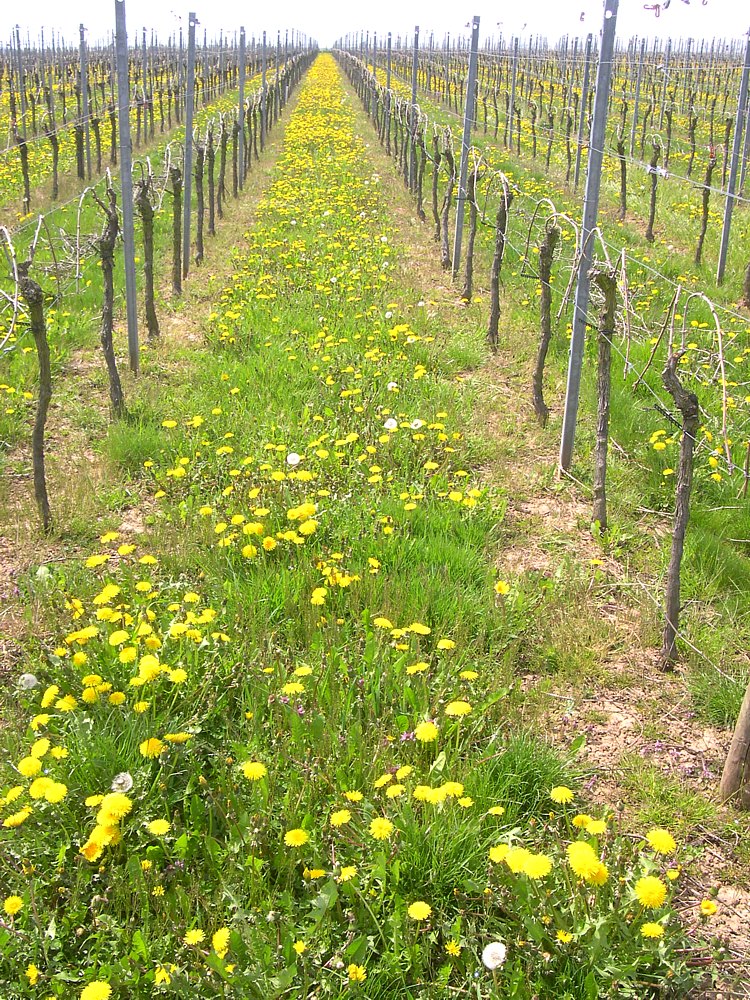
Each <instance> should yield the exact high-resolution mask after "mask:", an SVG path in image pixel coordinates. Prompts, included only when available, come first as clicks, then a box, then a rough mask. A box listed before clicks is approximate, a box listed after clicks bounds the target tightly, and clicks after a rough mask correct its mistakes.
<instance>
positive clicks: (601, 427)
mask: <svg viewBox="0 0 750 1000" xmlns="http://www.w3.org/2000/svg"><path fill="white" fill-rule="evenodd" d="M591 277H592V278H593V281H594V283H595V284H596V285H597V286H598V288H599V289H600V291H601V293H602V295H603V296H604V300H603V302H602V310H601V314H600V317H599V336H598V363H597V375H596V395H597V406H596V445H595V446H594V509H593V514H592V518H593V521H594V522H595V523H598V524H599V527H600V529H601V530H602V531H606V529H607V451H608V448H609V395H610V385H611V378H610V372H611V367H612V341H613V339H614V336H615V308H616V306H617V272H616V271H615V269H614V268H613V267H610V266H609V265H597V266H595V267H594V268H593V271H592V275H591ZM678 572H679V570H678Z"/></svg>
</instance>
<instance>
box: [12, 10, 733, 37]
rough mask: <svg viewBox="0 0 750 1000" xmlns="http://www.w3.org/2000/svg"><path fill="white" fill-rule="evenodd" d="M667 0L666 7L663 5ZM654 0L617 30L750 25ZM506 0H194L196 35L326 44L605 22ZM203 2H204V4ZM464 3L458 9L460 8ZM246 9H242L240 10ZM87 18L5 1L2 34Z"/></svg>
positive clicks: (94, 22) (161, 26)
mask: <svg viewBox="0 0 750 1000" xmlns="http://www.w3.org/2000/svg"><path fill="white" fill-rule="evenodd" d="M665 2H666V3H667V5H668V9H667V10H664V9H663V8H664V5H665ZM126 4H127V18H128V29H129V32H130V34H131V36H132V34H133V33H134V31H135V30H136V29H140V28H141V27H142V26H146V27H148V28H149V29H155V30H156V31H157V32H158V33H159V37H160V39H162V38H166V37H167V36H169V35H170V34H172V33H173V32H175V30H179V28H180V26H182V27H183V28H186V24H187V11H188V9H189V8H188V7H185V8H184V9H182V8H178V7H177V5H176V4H175V3H173V2H171V0H157V2H156V3H155V2H153V0H126ZM655 4H656V0H620V12H619V15H618V32H617V33H618V36H619V37H621V38H628V37H630V36H631V35H639V36H659V37H666V36H671V37H672V38H679V37H692V38H706V39H711V38H714V37H717V38H737V37H739V36H741V35H742V34H744V33H745V32H746V31H747V30H748V27H750V10H749V9H748V8H747V7H746V5H745V4H744V3H741V2H739V0H690V3H689V4H688V3H687V2H686V0H671V2H670V0H662V2H661V9H660V11H659V16H658V17H657V16H656V12H655V10H653V9H650V10H645V9H644V7H653V6H654V5H655ZM504 6H505V5H501V4H497V3H488V2H485V0H481V2H474V3H468V2H467V3H466V4H462V5H458V4H455V3H447V2H445V0H443V2H442V3H438V4H436V3H434V0H433V2H422V0H415V2H411V3H404V2H403V0H401V2H397V0H379V2H378V3H377V4H376V5H374V6H373V7H372V8H371V9H370V10H369V11H367V13H366V14H365V9H364V8H362V7H357V6H356V5H353V4H343V3H323V4H313V3H310V2H309V0H283V2H281V3H278V4H276V5H273V6H272V7H271V8H270V9H268V10H262V11H261V10H256V9H254V8H244V11H243V8H242V6H241V5H239V4H238V3H237V2H236V0H211V3H210V4H206V5H205V6H203V5H202V4H201V3H200V2H199V0H196V2H195V4H194V7H195V10H196V13H197V16H198V19H199V21H200V28H199V29H198V32H199V34H198V38H199V41H200V40H202V38H203V28H204V27H205V28H206V29H207V30H208V34H209V37H211V36H213V35H214V34H218V32H219V30H221V29H223V30H225V31H227V30H228V31H230V32H233V31H234V30H235V29H236V28H237V27H238V26H239V25H240V24H241V23H242V21H243V18H244V23H245V26H246V28H247V30H248V32H249V33H252V32H253V31H257V30H258V29H260V30H263V29H265V30H267V31H268V32H269V36H270V37H274V38H275V35H276V30H277V28H281V29H284V28H296V29H298V30H300V31H302V32H304V33H305V34H306V35H307V36H308V37H312V38H316V39H317V40H318V41H319V43H320V44H321V45H322V46H327V45H331V44H332V43H333V41H334V40H335V39H336V38H338V37H339V36H340V35H342V34H346V33H347V32H352V33H353V32H356V31H357V30H358V29H361V28H365V29H369V30H370V31H371V32H373V31H376V32H378V33H380V34H382V33H383V32H385V31H389V30H390V31H391V32H393V34H394V37H395V35H397V34H401V35H405V34H408V35H412V33H413V31H414V26H415V24H419V25H420V26H421V31H422V37H423V38H427V37H428V36H429V32H430V31H432V32H434V37H435V39H436V40H439V41H440V42H442V40H443V38H444V36H445V33H446V32H449V33H450V34H451V36H452V37H455V36H457V35H460V34H465V33H466V30H467V29H466V25H467V22H468V21H469V18H470V16H471V15H473V14H478V15H479V16H480V18H481V26H480V39H482V40H486V39H487V37H488V36H493V35H494V36H495V37H496V38H497V36H498V35H499V33H500V32H502V33H503V34H504V35H505V36H508V35H511V34H521V35H528V34H540V33H541V34H544V35H546V37H547V38H548V39H549V40H550V41H553V40H555V39H557V38H558V37H560V36H562V35H565V34H567V35H571V36H572V35H575V34H582V35H585V34H587V33H588V32H589V31H591V32H598V31H599V30H600V28H601V22H602V11H603V3H602V0H526V2H525V3H523V4H513V5H512V9H510V10H508V9H507V8H506V9H503V7H504ZM202 7H203V9H201V8H202ZM459 11H460V13H459ZM241 12H242V13H241ZM79 22H83V23H84V24H85V25H86V27H87V29H88V31H89V38H90V40H91V41H92V42H93V41H96V40H98V39H104V38H106V37H107V34H108V33H109V32H110V31H111V29H112V27H113V24H114V2H113V0H76V2H75V3H71V4H61V3H59V0H33V2H32V3H30V4H27V5H25V6H23V7H12V6H11V4H5V3H2V4H0V38H1V39H2V40H3V41H6V40H7V39H8V37H9V35H10V31H11V29H12V27H13V25H14V24H16V23H20V24H21V29H22V36H23V39H24V41H26V35H27V32H28V34H29V36H30V38H31V40H32V41H34V40H35V39H37V38H38V37H39V31H40V28H42V27H43V28H44V29H45V33H46V37H47V38H49V32H50V30H54V31H55V32H61V33H62V37H63V38H64V39H65V40H66V41H68V42H73V41H77V38H78V30H77V29H78V24H79Z"/></svg>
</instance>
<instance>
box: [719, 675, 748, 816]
mask: <svg viewBox="0 0 750 1000" xmlns="http://www.w3.org/2000/svg"><path fill="white" fill-rule="evenodd" d="M719 798H720V799H721V801H722V802H729V801H731V802H732V804H733V805H734V806H736V807H737V808H738V809H750V684H748V686H747V690H746V691H745V697H744V698H743V699H742V707H741V708H740V714H739V718H738V719H737V725H736V726H735V729H734V735H733V736H732V742H731V743H730V745H729V753H728V754H727V759H726V761H725V762H724V770H723V771H722V775H721V783H720V785H719Z"/></svg>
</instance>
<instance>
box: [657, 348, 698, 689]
mask: <svg viewBox="0 0 750 1000" xmlns="http://www.w3.org/2000/svg"><path fill="white" fill-rule="evenodd" d="M684 353H685V352H684V351H682V350H680V351H677V352H676V353H675V352H674V351H670V353H669V357H668V358H667V363H666V365H665V367H664V371H663V372H662V374H661V380H662V384H663V385H664V388H665V389H666V390H667V392H668V393H669V394H670V396H671V397H672V399H673V400H674V403H675V406H676V407H677V409H678V410H679V411H680V413H681V414H682V438H681V440H680V463H679V467H678V469H677V489H676V498H675V515H674V528H673V530H672V554H671V557H670V560H669V569H668V571H667V590H666V600H665V621H664V637H663V642H662V649H661V658H662V668H663V669H664V670H671V669H672V668H673V666H674V662H675V659H676V658H677V632H678V631H679V626H680V564H681V563H682V553H683V549H684V547H685V531H686V529H687V524H688V520H689V518H690V493H691V490H692V488H693V451H694V449H695V435H696V432H697V430H698V420H699V410H698V397H697V396H696V394H695V393H694V392H690V391H689V390H688V389H685V388H684V386H683V385H682V383H681V382H680V380H679V378H678V377H677V366H678V364H679V362H680V358H681V357H682V356H683V354H684Z"/></svg>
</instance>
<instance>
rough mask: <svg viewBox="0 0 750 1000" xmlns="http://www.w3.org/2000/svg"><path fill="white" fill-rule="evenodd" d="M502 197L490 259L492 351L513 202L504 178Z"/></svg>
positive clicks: (496, 343)
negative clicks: (501, 274) (509, 216)
mask: <svg viewBox="0 0 750 1000" xmlns="http://www.w3.org/2000/svg"><path fill="white" fill-rule="evenodd" d="M502 187H503V196H502V198H501V199H500V206H499V208H498V210H497V216H496V217H495V253H494V255H493V257H492V271H491V272H490V316H489V320H488V323H487V342H488V343H489V345H490V347H491V348H492V350H493V351H496V350H497V345H498V340H499V338H498V326H499V323H500V268H501V267H502V266H503V256H504V255H505V235H506V233H507V231H508V212H509V211H510V206H511V203H512V202H513V192H512V191H511V189H510V185H509V184H508V181H507V179H506V178H505V177H503V178H502Z"/></svg>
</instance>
